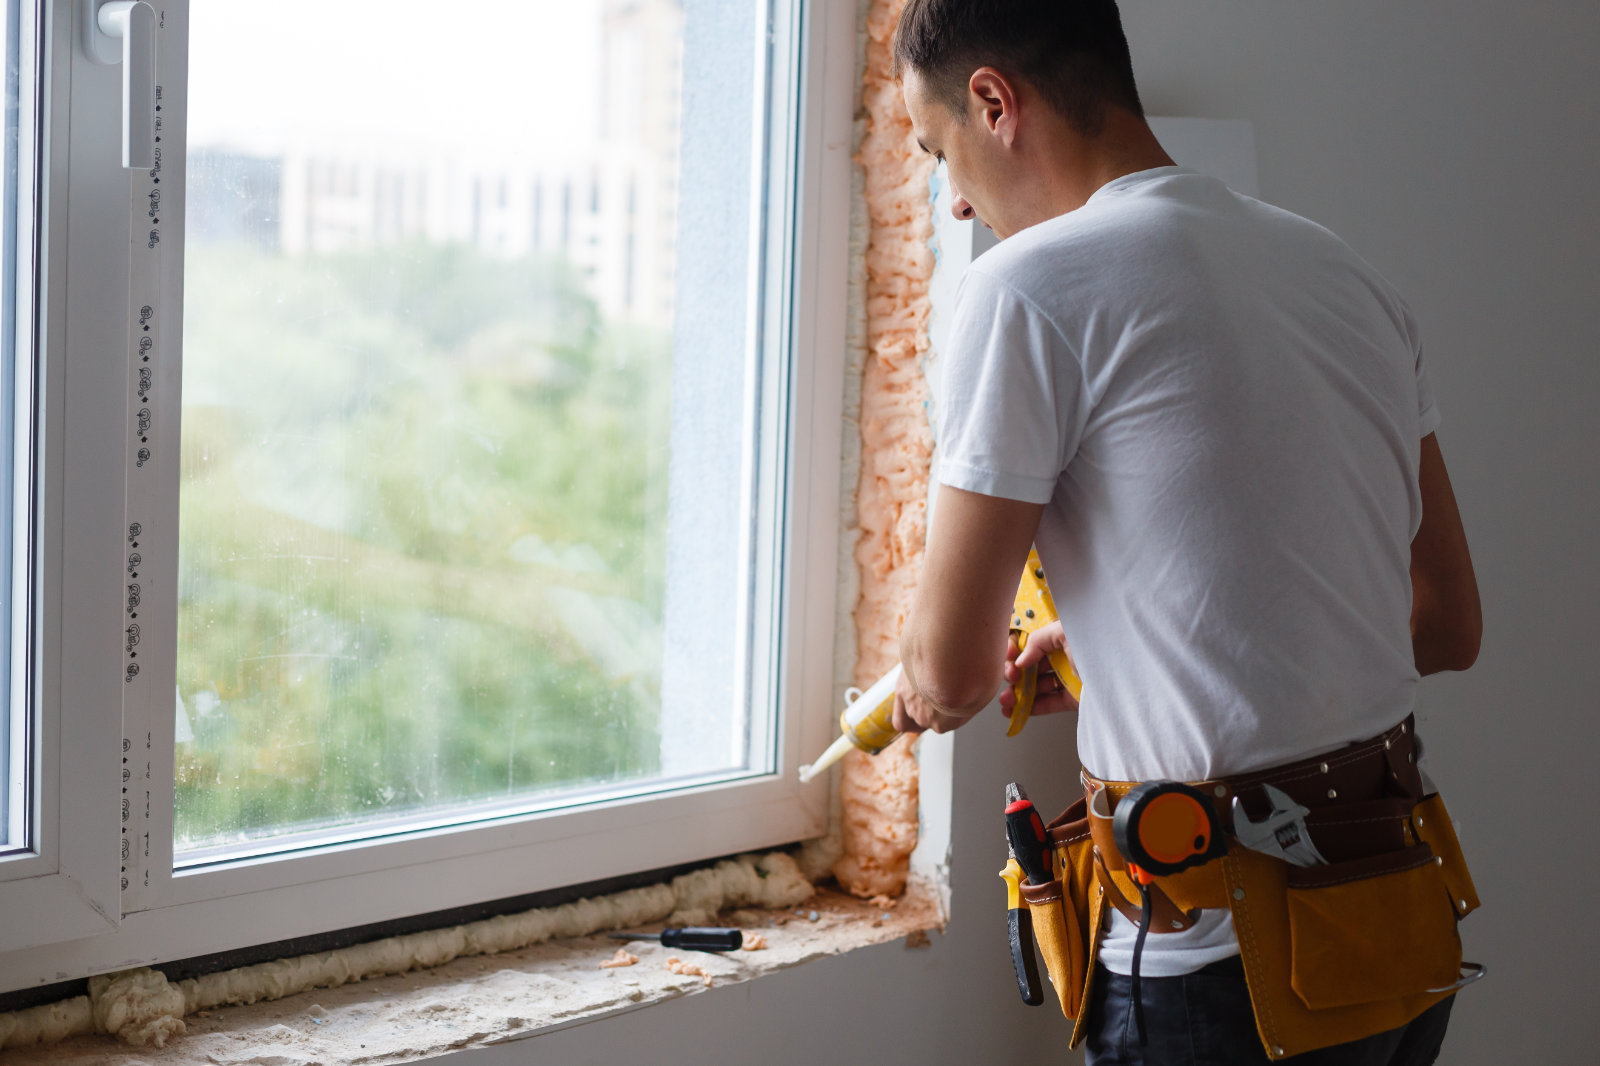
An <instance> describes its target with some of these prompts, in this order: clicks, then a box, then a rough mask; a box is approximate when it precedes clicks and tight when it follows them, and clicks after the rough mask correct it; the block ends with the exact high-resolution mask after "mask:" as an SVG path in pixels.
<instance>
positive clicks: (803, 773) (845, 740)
mask: <svg viewBox="0 0 1600 1066" xmlns="http://www.w3.org/2000/svg"><path fill="white" fill-rule="evenodd" d="M852 747H854V745H853V744H851V743H850V738H849V736H847V735H846V734H843V733H841V734H839V736H838V738H837V739H835V740H834V742H833V743H832V744H830V745H828V750H827V751H825V752H823V753H822V758H820V759H818V760H817V761H816V762H814V763H812V764H811V765H810V766H802V767H800V783H801V784H802V785H803V784H805V783H806V782H807V781H810V780H811V779H812V778H814V777H816V776H817V775H818V774H820V773H822V772H823V771H825V770H826V769H827V768H828V767H830V766H832V765H833V764H834V763H836V762H838V761H839V760H840V759H842V758H844V753H845V752H847V751H849V750H850V749H851V748H852Z"/></svg>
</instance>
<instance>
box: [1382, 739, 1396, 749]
mask: <svg viewBox="0 0 1600 1066" xmlns="http://www.w3.org/2000/svg"><path fill="white" fill-rule="evenodd" d="M1392 747H1394V741H1392V740H1385V741H1384V742H1383V750H1384V751H1388V750H1389V749H1390V748H1392Z"/></svg>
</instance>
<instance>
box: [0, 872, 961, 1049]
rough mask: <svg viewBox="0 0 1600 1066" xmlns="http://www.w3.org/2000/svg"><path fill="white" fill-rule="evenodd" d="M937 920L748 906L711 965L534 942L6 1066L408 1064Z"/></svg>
mask: <svg viewBox="0 0 1600 1066" xmlns="http://www.w3.org/2000/svg"><path fill="white" fill-rule="evenodd" d="M812 912H815V913H816V915H817V918H816V920H815V921H813V920H811V919H810V914H811V913H812ZM939 916H940V907H939V905H938V903H937V902H936V900H935V899H934V898H933V897H932V896H931V895H930V894H928V893H926V892H919V891H917V890H916V889H913V890H912V891H909V892H908V893H907V894H906V895H905V896H904V897H903V898H901V899H900V900H898V901H897V902H896V903H895V905H894V906H892V907H890V908H887V909H883V908H880V907H878V906H875V905H874V904H872V903H868V902H865V901H862V900H858V899H855V898H853V897H850V896H845V895H842V894H840V893H838V892H835V891H828V890H824V891H821V892H819V893H818V894H817V895H816V896H814V897H812V898H811V899H810V900H808V901H807V902H806V903H805V904H804V905H802V906H801V907H798V908H795V909H793V910H787V911H764V910H753V909H752V910H741V911H737V912H734V913H732V914H731V915H724V916H723V920H725V921H726V922H727V923H728V924H733V925H739V926H741V927H742V928H744V929H745V930H746V937H747V938H748V937H750V935H751V934H754V933H759V934H761V935H762V936H763V937H765V939H766V943H767V946H766V948H764V949H762V950H757V951H738V952H732V953H729V954H726V955H720V954H711V953H704V952H692V951H688V952H686V951H681V950H677V949H668V948H663V947H661V946H660V945H659V944H655V943H653V942H649V941H634V942H631V943H626V944H624V943H623V942H622V941H616V940H610V939H607V938H604V937H600V936H590V937H580V938H577V939H572V940H560V941H547V942H545V943H543V944H539V945H536V946H534V947H530V948H524V949H522V950H519V951H510V952H506V953H504V954H500V955H480V956H473V957H468V958H461V959H457V960H455V961H454V962H450V963H447V964H445V965H443V966H440V967H437V968H435V969H431V970H420V971H413V972H411V973H407V974H401V975H398V976H393V977H382V978H377V979H373V980H368V981H362V982H359V983H356V984H349V985H344V986H342V987H340V988H332V989H316V990H313V991H311V992H304V993H301V994H299V995H295V996H290V997H287V998H285V999H280V1000H274V1001H271V1002H262V1003H255V1004H251V1005H249V1006H238V1007H225V1008H220V1009H216V1010H211V1011H204V1012H201V1013H199V1014H193V1015H189V1016H188V1017H187V1018H185V1022H186V1023H187V1025H188V1034H187V1035H186V1036H182V1037H179V1038H177V1039H176V1040H175V1041H174V1042H173V1043H172V1044H171V1045H169V1046H168V1047H166V1048H160V1049H157V1048H132V1047H128V1046H127V1045H125V1044H120V1043H117V1042H116V1041H114V1040H113V1039H111V1038H110V1037H107V1036H93V1037H77V1038H74V1039H72V1040H68V1041H65V1042H63V1043H60V1044H54V1045H49V1046H41V1047H33V1048H25V1049H21V1048H19V1049H16V1050H12V1051H8V1052H7V1053H6V1061H7V1062H8V1063H35V1062H37V1063H50V1064H51V1066H246V1064H248V1066H312V1064H329V1066H331V1064H333V1063H361V1064H387V1063H405V1062H417V1061H420V1060H425V1059H429V1058H433V1057H435V1056H440V1055H446V1054H449V1053H451V1052H455V1051H463V1050H467V1049H470V1048H476V1047H486V1046H489V1045H493V1044H504V1043H508V1042H511V1041H515V1040H520V1039H523V1038H526V1037H531V1036H535V1035H538V1034H539V1033H544V1032H549V1031H552V1030H555V1029H560V1028H564V1027H567V1026H571V1025H577V1024H581V1023H584V1022H589V1021H594V1020H597V1019H600V1018H603V1017H606V1016H608V1015H614V1014H619V1013H622V1012H625V1011H632V1010H637V1009H638V1008H641V1007H646V1006H649V1005H651V1004H653V1003H661V1002H665V1001H667V1000H671V999H676V998H678V997H680V996H688V995H696V994H699V993H702V992H709V991H714V990H715V989H718V988H722V987H726V986H729V985H736V984H741V983H743V982H745V981H749V980H751V979H753V978H757V977H760V976H762V975H764V974H768V973H774V972H776V971H778V970H783V969H788V968H789V967H792V966H797V965H799V964H801V963H803V962H808V961H811V960H813V959H819V958H823V957H826V956H830V955H838V954H841V953H844V952H847V951H851V950H853V949H856V948H862V947H867V946H870V945H873V944H881V943H885V942H888V941H892V940H897V939H901V938H904V937H921V936H923V934H924V933H925V931H926V930H929V929H932V928H935V927H937V926H938V925H939V924H940V921H939ZM642 931H654V930H653V928H652V929H649V930H642ZM619 946H624V947H626V948H627V949H628V951H630V952H632V953H633V954H635V955H637V956H638V959H639V961H638V962H637V963H636V964H634V965H632V966H626V967H619V968H614V969H602V968H601V967H600V963H601V962H602V961H604V960H606V959H609V958H611V957H612V955H613V953H614V952H615V951H616V949H617V948H618V947H619ZM669 958H677V959H680V960H682V962H684V963H688V964H691V965H692V966H695V967H701V968H703V969H704V970H705V971H706V973H707V974H709V975H710V976H709V981H708V980H707V978H706V977H704V976H701V975H698V974H695V973H675V972H673V971H672V970H670V969H668V966H667V960H668V959H669Z"/></svg>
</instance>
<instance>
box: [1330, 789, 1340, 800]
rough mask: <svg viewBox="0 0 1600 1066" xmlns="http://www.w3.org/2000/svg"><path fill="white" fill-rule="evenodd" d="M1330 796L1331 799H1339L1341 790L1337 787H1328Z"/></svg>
mask: <svg viewBox="0 0 1600 1066" xmlns="http://www.w3.org/2000/svg"><path fill="white" fill-rule="evenodd" d="M1328 798H1329V799H1331V800H1336V799H1338V798H1339V790H1338V789H1336V788H1330V789H1328Z"/></svg>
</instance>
